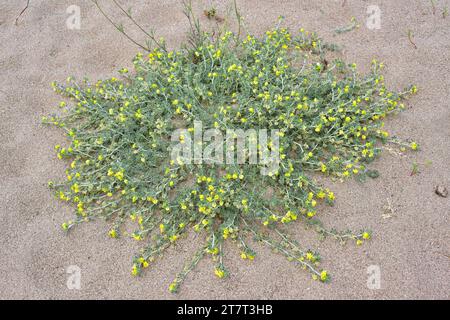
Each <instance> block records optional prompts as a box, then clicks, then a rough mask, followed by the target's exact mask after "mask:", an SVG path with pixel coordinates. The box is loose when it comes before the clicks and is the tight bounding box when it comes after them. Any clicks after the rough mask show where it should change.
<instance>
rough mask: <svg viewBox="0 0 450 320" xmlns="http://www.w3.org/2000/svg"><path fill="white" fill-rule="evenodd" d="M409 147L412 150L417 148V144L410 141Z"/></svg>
mask: <svg viewBox="0 0 450 320" xmlns="http://www.w3.org/2000/svg"><path fill="white" fill-rule="evenodd" d="M410 147H411V149H412V150H417V147H418V145H417V143H416V142H412V143H411V145H410Z"/></svg>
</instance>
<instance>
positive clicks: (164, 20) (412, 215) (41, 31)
mask: <svg viewBox="0 0 450 320" xmlns="http://www.w3.org/2000/svg"><path fill="white" fill-rule="evenodd" d="M121 2H122V3H123V2H124V1H121ZM132 2H133V7H134V8H135V10H134V11H135V12H136V17H137V19H138V20H139V21H142V22H143V24H144V25H146V26H153V27H154V28H155V29H156V33H157V35H158V36H164V37H166V39H167V40H168V43H169V44H170V46H171V47H174V48H175V47H177V46H178V45H179V44H180V43H181V41H183V40H184V39H185V31H186V30H187V23H186V20H185V19H184V17H183V14H182V6H181V4H180V3H179V2H178V1H176V0H170V1H153V0H152V1H144V0H139V1H132ZM238 2H239V5H240V8H241V12H242V15H243V16H244V18H245V21H246V24H247V26H248V28H249V30H251V31H252V32H256V33H261V32H263V31H264V30H266V28H269V27H270V26H272V25H273V24H274V23H275V21H276V18H277V17H278V16H280V15H284V16H285V17H286V22H285V24H286V26H288V27H290V28H299V27H304V28H305V29H307V30H312V31H317V32H318V33H319V34H320V35H321V36H322V37H324V38H325V39H326V40H329V41H333V42H335V43H337V44H339V45H341V46H343V47H344V51H343V57H344V58H345V59H346V60H347V61H354V62H356V63H357V64H358V65H361V68H362V69H363V70H364V69H367V66H368V65H369V63H370V61H371V59H372V58H374V57H376V58H378V59H379V60H381V61H384V62H385V65H386V69H385V77H386V80H387V83H388V84H389V86H390V87H391V88H395V89H401V88H403V87H406V86H408V85H409V84H412V83H415V84H417V85H418V87H419V93H418V94H417V95H416V96H414V97H413V98H412V99H411V100H410V101H409V103H408V105H409V107H408V109H407V110H406V111H405V112H404V113H402V114H401V115H399V116H398V117H395V118H392V119H391V120H389V121H388V122H387V127H388V129H389V130H391V132H393V133H394V134H398V135H399V136H402V137H410V138H412V139H414V140H416V141H418V142H419V143H420V145H421V146H422V150H421V152H418V153H412V154H411V153H409V154H407V155H405V156H398V155H394V154H390V153H389V152H385V153H384V154H383V156H382V157H381V158H380V159H378V160H377V161H376V162H375V164H374V166H373V167H374V168H377V169H378V170H379V171H380V173H381V177H380V178H378V179H375V180H370V181H368V182H366V183H365V184H359V183H357V182H354V181H350V182H346V183H344V184H340V183H333V184H329V186H330V187H332V188H333V189H334V191H335V194H336V196H337V201H336V206H335V207H333V208H326V209H325V210H324V212H323V213H322V219H323V221H324V222H325V223H326V225H328V226H335V227H336V228H341V229H345V228H347V227H348V228H352V229H359V228H360V227H368V228H370V229H372V230H373V232H374V237H373V240H372V241H370V242H368V243H366V244H364V245H363V246H362V247H356V246H354V245H353V244H351V245H347V246H341V245H339V244H338V243H335V242H334V241H333V240H331V239H330V240H326V241H325V242H319V241H318V240H317V239H316V237H315V236H314V233H313V232H310V231H305V230H304V228H303V227H302V226H301V225H300V224H299V225H297V226H295V227H293V229H296V230H293V231H295V232H296V234H297V237H298V239H300V240H301V241H303V242H304V243H306V244H307V245H311V246H312V247H315V248H317V249H318V250H319V251H320V252H321V254H322V257H323V266H324V267H325V268H326V269H327V270H329V271H330V272H331V273H332V275H333V281H332V282H331V283H330V284H321V283H318V282H314V281H312V280H311V279H310V275H309V274H307V273H306V272H304V271H302V270H300V269H298V268H297V267H295V266H294V265H293V264H292V263H290V262H288V261H286V260H284V259H283V258H282V257H281V256H278V255H277V254H274V253H271V252H270V250H268V249H266V248H264V247H257V249H258V252H259V255H258V256H257V258H256V260H255V261H254V262H253V263H249V262H248V261H242V260H241V259H240V258H239V257H238V255H237V253H238V252H237V249H235V248H234V247H233V246H229V250H228V254H227V255H226V262H227V266H228V268H229V269H230V271H231V276H230V278H228V279H226V280H218V279H216V278H215V276H214V274H213V271H212V268H213V266H212V264H211V263H210V261H209V260H207V259H205V260H203V261H202V262H201V263H200V265H199V267H198V268H197V269H196V270H195V271H194V272H192V273H191V275H190V276H189V277H188V279H187V281H186V282H185V283H184V285H183V286H182V288H181V292H180V293H179V294H178V295H175V296H174V295H171V294H169V293H168V292H167V285H168V284H169V283H170V282H171V280H172V277H173V276H174V275H175V274H176V273H177V272H178V271H179V270H180V269H181V268H182V263H183V261H184V259H185V258H188V257H189V254H190V253H191V252H192V250H193V249H194V248H195V247H196V241H195V239H194V238H193V236H189V240H184V241H183V242H182V243H181V244H179V245H178V248H177V249H176V251H175V250H173V249H171V250H169V252H168V253H167V254H166V255H165V256H164V257H163V258H162V259H161V260H160V261H159V262H158V263H156V264H155V265H154V266H153V267H152V268H150V269H149V270H148V271H147V272H145V273H144V275H143V277H140V278H133V277H132V276H131V275H130V267H131V257H132V255H133V254H134V252H135V251H134V250H136V249H137V248H136V245H135V244H134V243H133V242H131V241H128V240H125V239H122V240H111V239H109V238H108V237H107V235H106V233H107V230H108V226H107V225H106V224H103V223H100V222H99V223H89V224H85V225H82V226H81V227H79V228H77V229H76V230H74V231H73V232H71V233H70V234H69V235H68V236H65V235H64V233H63V232H62V230H61V227H60V225H61V223H62V222H63V221H66V220H68V219H69V218H70V217H71V208H70V207H69V206H67V205H65V204H63V203H61V202H59V201H57V200H56V199H54V198H53V196H52V195H51V193H50V192H49V190H48V189H47V181H48V180H54V179H59V178H62V177H63V173H64V163H62V162H61V161H58V160H57V159H56V156H55V154H54V151H53V146H54V145H55V144H57V143H60V142H61V141H62V138H63V136H62V132H61V131H58V130H57V129H54V128H46V127H42V126H41V125H40V117H41V116H42V115H47V114H49V113H51V112H52V111H54V110H55V109H56V108H55V106H56V105H57V103H58V102H59V99H60V97H58V96H57V95H56V94H55V93H54V92H53V91H52V90H51V88H50V82H51V81H53V80H57V81H63V80H64V79H65V78H66V77H67V76H68V75H74V76H76V77H77V78H82V77H83V76H88V77H89V78H90V79H99V78H104V77H110V76H113V75H115V74H116V71H117V70H118V69H119V68H120V67H124V66H126V67H131V63H130V62H131V59H132V57H133V56H134V54H136V53H137V52H138V48H137V47H135V46H133V45H132V44H130V43H129V42H127V40H126V39H125V38H124V37H122V36H121V35H120V34H118V33H117V31H115V30H114V28H113V27H112V26H111V25H109V24H108V23H107V22H106V20H105V19H104V18H103V17H102V16H101V15H100V14H99V13H98V12H97V11H96V9H95V8H94V6H93V5H92V4H91V3H90V1H87V0H84V1H82V0H68V1H66V0H64V1H62V0H58V1H56V0H53V1H39V0H31V4H30V7H29V8H28V10H27V11H26V12H25V13H24V15H23V16H22V17H21V19H20V22H19V24H18V25H17V26H16V25H14V19H15V17H16V15H17V14H18V13H19V12H20V10H21V9H22V8H23V6H24V4H25V3H26V1H25V0H23V1H19V0H14V1H9V0H8V1H7V0H0V43H1V46H0V135H1V136H0V137H1V145H0V159H1V162H0V163H1V166H0V177H1V179H0V181H1V182H0V186H1V187H0V253H1V254H0V298H1V299H13V298H19V299H23V298H33V299H48V298H51V299H55V298H63V299H76V298H88V299H97V298H100V299H103V298H104V299H111V298H125V299H135V298H145V299H161V298H165V299H174V298H175V299H176V298H183V299H199V298H202V299H225V298H236V299H246V298H251V299H253V298H255V299H283V298H287V299H304V298H307V299H311V298H313V299H316V298H317V299H329V298H331V299H350V298H357V299H359V298H365V299H367V298H375V299H388V298H394V299H417V298H432V299H449V298H450V258H449V257H450V227H449V213H450V198H441V197H438V196H437V195H436V194H434V192H433V191H434V186H435V185H437V184H441V185H444V186H446V187H447V188H449V189H450V170H449V169H450V111H449V103H450V102H449V101H450V17H447V18H445V19H444V18H443V17H442V9H443V8H444V7H445V6H447V7H450V1H436V3H437V5H436V14H434V15H433V13H432V8H431V5H430V2H429V1H426V0H423V1H417V0H415V1H411V0H401V1H400V0H396V1H393V0H392V1H382V0H373V1H356V0H348V1H346V5H345V6H342V1H330V0H328V1H325V0H323V1H316V0H305V1H294V0H292V1H287V0H284V1H275V0H270V1H269V0H249V1H244V0H240V1H238ZM212 3H214V4H215V5H216V6H217V7H218V8H219V13H223V11H224V8H225V7H226V4H225V3H224V2H219V1H215V2H212ZM73 4H75V5H78V6H79V7H80V8H81V29H80V30H69V29H68V28H67V27H66V19H67V18H68V16H69V14H67V13H66V8H67V7H69V6H70V5H73ZM210 4H211V1H203V2H202V4H197V6H196V7H197V9H198V11H200V10H201V9H204V8H206V7H208V5H210ZM370 4H376V5H378V6H379V7H380V9H381V10H382V16H381V19H382V20H381V23H382V25H381V29H379V30H369V29H368V28H367V27H366V26H365V17H366V8H367V6H368V5H370ZM138 8H139V10H138ZM106 9H107V10H108V11H109V12H111V11H110V10H109V9H112V6H110V5H107V6H106ZM352 16H355V17H356V18H357V19H358V20H359V21H360V23H361V27H360V28H359V29H357V30H354V31H352V32H348V33H344V34H341V35H338V36H333V30H334V29H335V28H336V27H339V26H343V25H346V24H348V23H349V20H350V18H351V17H352ZM117 17H118V15H117ZM202 20H205V18H204V17H203V18H202ZM408 29H411V30H412V31H413V32H414V42H415V43H416V45H417V49H414V48H413V46H412V44H411V43H410V42H409V41H408V38H407V30H408ZM133 34H135V35H137V36H139V34H138V33H137V32H136V33H134V32H133ZM428 161H431V165H425V163H426V162H428ZM413 162H417V163H419V168H420V173H419V174H417V175H414V176H410V172H411V169H412V164H413ZM388 202H390V203H391V205H392V208H393V211H394V213H393V214H392V217H391V218H387V219H385V218H383V217H382V214H383V213H384V209H383V208H384V206H386V204H388ZM70 265H77V266H79V267H80V269H81V289H80V290H69V289H68V288H67V286H66V281H67V277H68V274H67V273H66V270H67V268H68V266H70ZM370 265H377V266H379V267H380V270H381V288H380V289H378V290H371V289H368V287H367V285H366V283H367V278H368V274H367V268H368V267H369V266H370Z"/></svg>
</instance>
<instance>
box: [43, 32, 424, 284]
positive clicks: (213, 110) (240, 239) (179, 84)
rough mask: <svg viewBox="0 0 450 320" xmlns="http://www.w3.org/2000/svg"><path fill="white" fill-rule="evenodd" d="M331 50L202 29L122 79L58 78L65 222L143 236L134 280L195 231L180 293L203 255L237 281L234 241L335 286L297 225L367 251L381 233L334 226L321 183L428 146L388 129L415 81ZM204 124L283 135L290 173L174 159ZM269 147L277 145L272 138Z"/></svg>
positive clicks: (301, 37)
mask: <svg viewBox="0 0 450 320" xmlns="http://www.w3.org/2000/svg"><path fill="white" fill-rule="evenodd" d="M241 37H243V38H241ZM334 49H335V47H333V46H331V45H328V44H326V43H324V42H323V41H322V40H321V39H320V38H319V37H318V36H317V35H316V34H314V33H310V32H307V31H305V30H304V29H300V30H298V31H297V32H294V33H291V31H289V30H288V29H286V28H283V27H280V26H277V27H276V28H274V29H272V30H269V31H267V32H266V33H265V34H264V35H263V36H261V37H257V36H252V35H250V34H248V35H246V36H242V35H241V34H240V31H239V33H233V32H230V31H224V32H222V33H220V34H218V33H215V34H210V33H207V32H206V31H201V30H200V29H197V30H196V32H195V33H194V37H192V38H191V41H190V43H189V44H187V45H184V46H182V47H181V48H180V49H178V50H173V51H172V50H169V49H168V48H167V47H166V46H165V43H164V41H162V42H159V43H158V45H157V46H155V47H154V48H153V49H151V50H150V49H149V50H150V52H148V53H146V54H145V55H144V54H143V53H139V54H138V55H137V56H136V57H135V58H134V60H133V63H134V69H135V70H134V71H133V72H130V71H129V70H127V69H121V70H120V74H121V75H120V76H119V77H118V78H116V77H112V78H110V79H107V80H102V81H97V82H95V83H90V82H89V81H88V80H87V79H85V80H83V81H81V82H76V81H75V80H74V79H72V78H69V79H68V82H67V83H66V84H57V83H52V86H53V88H54V90H55V91H56V92H58V93H60V94H62V95H63V96H64V97H67V98H68V99H69V101H70V102H69V103H67V100H65V101H63V102H61V104H60V107H61V108H62V111H61V112H60V113H59V114H58V115H56V114H55V115H51V116H48V117H44V118H43V122H44V123H48V124H53V125H56V126H57V127H60V128H62V129H63V130H64V132H65V133H66V134H67V138H68V141H66V142H64V145H67V146H65V147H63V146H61V145H57V146H55V149H56V152H57V156H58V158H60V159H64V160H67V161H68V162H67V163H68V168H67V170H66V176H67V180H66V181H64V182H50V183H49V186H50V187H51V188H52V189H53V190H54V192H55V194H56V196H57V197H58V198H59V199H61V200H63V201H65V202H68V203H70V204H71V205H73V206H74V207H75V208H76V209H75V214H74V218H73V219H71V220H70V221H68V222H65V223H63V224H62V228H63V229H64V230H67V231H68V230H70V229H72V228H73V227H74V226H76V225H78V224H80V223H82V222H87V221H91V220H95V219H104V220H106V221H108V222H109V223H110V225H111V229H110V231H109V236H110V237H111V238H119V237H121V236H131V237H133V238H134V239H135V240H137V241H141V242H142V250H141V251H140V252H139V253H138V254H137V255H136V256H135V257H134V259H133V264H132V270H131V272H132V274H133V275H135V276H137V275H139V274H141V272H142V271H143V269H145V268H147V267H149V266H150V265H151V264H152V263H154V261H155V259H157V257H158V256H160V255H162V254H163V253H164V251H165V250H166V249H167V248H168V247H170V246H171V245H173V244H175V243H177V242H178V241H180V239H182V238H183V236H184V235H185V234H186V233H187V232H189V231H191V230H194V231H195V232H197V233H199V237H202V239H204V244H203V245H202V246H201V247H200V249H199V250H198V251H197V252H195V253H194V254H193V256H192V259H191V260H189V261H187V263H186V265H185V266H184V267H183V269H182V270H181V272H180V273H179V274H178V275H177V276H176V277H175V279H174V280H173V282H172V283H171V284H170V285H169V290H170V291H171V292H176V291H177V290H178V289H179V286H180V284H181V283H182V281H183V280H184V279H185V277H186V276H187V274H188V273H189V271H191V270H192V269H193V268H194V267H195V266H196V264H197V263H198V262H199V261H200V260H201V259H202V258H203V257H204V256H210V257H211V258H212V261H213V262H214V273H215V274H216V275H217V277H219V278H222V277H224V276H226V275H227V274H228V271H227V268H226V267H225V264H224V261H223V254H224V252H223V251H224V250H223V243H224V242H225V241H232V242H233V243H235V244H236V245H237V247H238V248H239V250H240V257H241V258H242V259H246V260H253V259H254V258H255V255H256V252H255V250H254V249H253V248H252V247H251V245H250V243H251V241H249V240H250V239H254V240H256V241H257V242H260V243H263V244H265V245H267V246H269V247H270V248H272V249H273V250H274V251H276V252H278V253H280V254H282V255H284V256H285V257H286V258H287V259H288V260H290V261H293V262H295V263H297V264H298V265H299V266H300V267H302V268H303V269H306V270H307V271H309V272H310V273H311V275H312V277H313V279H316V280H320V281H323V282H326V281H328V280H329V278H330V277H329V274H328V272H327V271H326V270H323V269H322V268H321V267H320V264H319V262H320V259H321V257H320V255H319V253H318V252H316V251H314V250H311V249H309V248H303V247H302V246H301V244H299V243H298V242H297V241H296V240H295V238H294V237H293V236H291V235H290V234H289V225H290V224H292V223H297V222H298V221H301V222H302V223H305V224H306V225H308V226H311V228H312V229H313V230H315V231H316V232H317V233H319V234H320V235H321V236H324V237H325V236H331V237H333V238H336V239H337V240H339V241H342V242H346V241H347V240H351V241H354V242H355V243H356V244H357V245H361V244H362V243H363V241H364V240H367V239H369V238H370V237H371V233H370V231H368V230H361V231H358V232H351V231H345V232H338V231H336V230H334V229H327V228H325V227H324V226H323V225H322V223H320V221H319V220H318V217H317V215H318V210H317V206H318V204H319V203H320V202H325V203H328V204H330V205H331V204H332V203H333V201H334V199H335V196H334V194H333V192H332V191H331V190H329V189H327V188H325V187H323V186H321V185H320V184H318V183H317V182H316V181H315V179H314V178H313V176H314V175H315V174H316V173H319V174H322V175H325V176H328V177H330V178H334V179H340V180H345V179H347V178H349V177H351V176H356V177H359V178H363V177H364V176H367V175H368V176H376V175H377V174H375V173H374V171H373V170H369V169H368V165H369V164H370V162H372V161H373V160H374V159H375V158H376V157H377V155H378V154H379V153H380V152H381V150H382V144H383V143H394V144H396V145H398V146H400V148H402V149H404V148H410V149H413V150H416V149H417V148H418V145H417V144H416V143H415V142H412V143H407V142H403V141H401V140H399V139H397V138H392V137H390V136H389V134H388V132H387V131H385V129H384V119H385V118H386V117H387V116H389V115H391V114H393V113H396V112H398V111H400V110H402V109H404V104H403V102H402V100H403V99H404V98H406V96H407V95H408V94H411V93H415V92H416V90H417V89H416V87H415V86H411V87H410V88H408V89H405V90H404V91H402V92H394V91H390V90H388V89H387V88H386V86H385V84H384V77H383V75H382V74H381V73H380V70H381V69H382V68H383V64H382V63H379V62H377V61H376V60H373V61H372V65H371V70H370V72H369V73H368V74H365V75H360V74H358V72H357V69H356V65H355V64H346V63H344V62H343V61H341V60H334V61H330V62H328V61H327V59H326V55H327V52H328V51H330V50H334ZM194 121H202V123H203V125H204V126H205V127H210V128H218V129H221V130H226V129H236V128H240V129H251V128H276V129H278V130H279V132H278V136H279V151H280V159H279V161H280V163H279V164H280V165H279V169H278V170H276V171H275V172H271V173H270V174H269V175H261V174H260V166H261V165H255V164H220V163H218V164H204V163H203V164H192V163H184V162H183V161H181V160H179V159H178V160H177V159H171V157H170V148H171V141H170V138H171V134H172V132H173V131H174V130H176V129H177V128H187V130H188V132H193V131H194V126H193V123H194ZM258 147H259V149H258V150H259V151H261V148H268V149H270V148H271V146H270V141H269V143H268V145H267V146H258ZM128 219H131V220H132V221H134V222H135V223H136V230H135V231H134V232H133V233H132V234H131V235H129V234H128V233H126V232H125V231H124V230H123V229H124V228H123V224H124V223H125V222H126V221H127V220H128ZM296 221H297V222H296Z"/></svg>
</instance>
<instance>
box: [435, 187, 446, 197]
mask: <svg viewBox="0 0 450 320" xmlns="http://www.w3.org/2000/svg"><path fill="white" fill-rule="evenodd" d="M434 192H435V193H436V194H437V195H438V196H441V197H443V198H447V196H448V190H447V188H446V187H444V186H436V187H435V188H434Z"/></svg>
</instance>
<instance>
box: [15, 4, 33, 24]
mask: <svg viewBox="0 0 450 320" xmlns="http://www.w3.org/2000/svg"><path fill="white" fill-rule="evenodd" d="M29 6H30V0H27V4H26V6H25V8H23V9H22V11H20V13H19V15H18V16H17V17H16V20H15V21H14V24H15V25H16V26H17V25H18V24H19V18H20V17H21V16H22V14H23V13H24V12H25V11H26V10H27V9H28V7H29Z"/></svg>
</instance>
